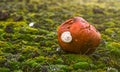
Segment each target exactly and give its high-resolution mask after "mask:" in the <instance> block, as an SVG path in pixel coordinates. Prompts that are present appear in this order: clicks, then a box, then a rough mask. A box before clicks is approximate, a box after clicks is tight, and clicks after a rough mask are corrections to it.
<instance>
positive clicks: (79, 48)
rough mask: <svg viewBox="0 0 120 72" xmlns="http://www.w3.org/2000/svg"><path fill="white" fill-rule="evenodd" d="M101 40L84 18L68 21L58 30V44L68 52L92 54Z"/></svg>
mask: <svg viewBox="0 0 120 72" xmlns="http://www.w3.org/2000/svg"><path fill="white" fill-rule="evenodd" d="M100 40H101V35H100V33H99V32H98V31H97V30H96V28H95V27H94V26H92V25H90V24H89V23H88V22H87V21H86V20H84V19H83V18H82V17H74V18H71V19H68V20H67V21H65V22H64V23H62V24H61V25H60V26H59V28H58V42H59V45H60V46H61V48H62V49H63V50H64V51H66V52H71V53H80V54H91V53H93V52H94V51H95V50H96V48H97V46H98V45H99V44H100Z"/></svg>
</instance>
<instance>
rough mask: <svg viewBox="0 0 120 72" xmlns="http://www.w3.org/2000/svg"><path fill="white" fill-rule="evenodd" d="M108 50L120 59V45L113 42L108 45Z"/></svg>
mask: <svg viewBox="0 0 120 72" xmlns="http://www.w3.org/2000/svg"><path fill="white" fill-rule="evenodd" d="M106 48H108V49H109V50H110V52H111V54H113V55H115V56H118V57H120V43H117V42H111V43H108V44H107V45H106Z"/></svg>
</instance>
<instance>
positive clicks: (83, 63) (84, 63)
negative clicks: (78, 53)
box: [73, 62, 89, 69]
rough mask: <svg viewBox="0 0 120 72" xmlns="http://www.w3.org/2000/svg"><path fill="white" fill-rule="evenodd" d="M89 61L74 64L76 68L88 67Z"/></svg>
mask: <svg viewBox="0 0 120 72" xmlns="http://www.w3.org/2000/svg"><path fill="white" fill-rule="evenodd" d="M88 67H89V63H88V62H78V63H75V64H74V65H73V68H74V69H88Z"/></svg>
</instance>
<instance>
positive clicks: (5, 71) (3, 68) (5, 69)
mask: <svg viewBox="0 0 120 72" xmlns="http://www.w3.org/2000/svg"><path fill="white" fill-rule="evenodd" d="M0 72H10V69H9V68H5V67H2V68H0Z"/></svg>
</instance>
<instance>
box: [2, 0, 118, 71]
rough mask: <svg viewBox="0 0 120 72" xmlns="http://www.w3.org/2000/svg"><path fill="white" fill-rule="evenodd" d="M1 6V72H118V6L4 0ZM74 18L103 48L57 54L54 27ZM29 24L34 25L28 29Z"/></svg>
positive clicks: (84, 0)
mask: <svg viewBox="0 0 120 72" xmlns="http://www.w3.org/2000/svg"><path fill="white" fill-rule="evenodd" d="M6 4H7V5H6ZM0 5H1V7H0V72H10V71H12V72H106V70H107V68H108V67H113V68H116V69H118V70H119V68H120V62H119V57H120V53H119V52H120V49H119V48H120V46H119V44H120V25H119V24H120V20H119V19H120V17H119V15H120V12H119V11H120V6H119V5H120V3H119V2H117V1H114V2H112V1H110V0H109V2H108V0H107V1H105V0H104V1H100V0H99V1H98V0H94V1H88V0H81V1H80V0H75V1H69V0H59V1H58V0H51V1H49V0H26V1H25V0H15V1H8V0H2V1H1V2H0ZM76 16H81V17H83V18H84V19H85V20H87V21H88V22H89V23H90V24H92V25H94V26H95V27H96V29H98V31H99V32H100V33H101V36H102V40H101V44H100V45H99V47H98V48H97V49H96V51H95V52H94V53H93V54H92V55H88V56H86V55H80V54H69V53H66V52H64V51H62V50H59V51H56V48H58V47H59V44H58V40H57V33H56V32H57V27H59V25H60V24H61V23H62V22H64V21H65V20H67V19H69V18H72V17H76ZM31 22H34V23H35V24H34V25H33V26H32V27H30V26H29V24H30V23H31Z"/></svg>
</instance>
